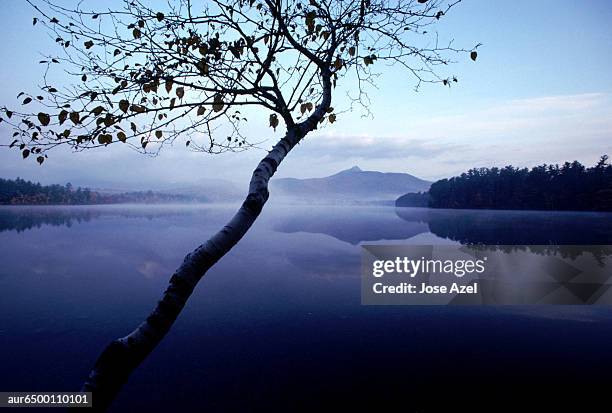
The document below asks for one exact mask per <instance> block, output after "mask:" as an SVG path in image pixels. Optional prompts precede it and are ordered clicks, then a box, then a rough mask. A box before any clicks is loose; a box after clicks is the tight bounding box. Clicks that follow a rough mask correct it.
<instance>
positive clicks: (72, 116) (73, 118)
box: [70, 112, 81, 125]
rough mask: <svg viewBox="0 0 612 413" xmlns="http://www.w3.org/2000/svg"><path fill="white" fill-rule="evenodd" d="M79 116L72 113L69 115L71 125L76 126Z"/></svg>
mask: <svg viewBox="0 0 612 413" xmlns="http://www.w3.org/2000/svg"><path fill="white" fill-rule="evenodd" d="M80 118H81V116H80V115H79V112H72V113H71V114H70V120H71V121H72V123H74V124H75V125H78V123H79V120H80Z"/></svg>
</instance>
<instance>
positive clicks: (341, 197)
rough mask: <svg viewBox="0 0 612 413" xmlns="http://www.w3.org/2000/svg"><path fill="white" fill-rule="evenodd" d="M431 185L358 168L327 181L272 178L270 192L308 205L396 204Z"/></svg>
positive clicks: (401, 174) (403, 174)
mask: <svg viewBox="0 0 612 413" xmlns="http://www.w3.org/2000/svg"><path fill="white" fill-rule="evenodd" d="M430 185H431V182H428V181H424V180H422V179H419V178H417V177H415V176H412V175H410V174H405V173H383V172H375V171H362V170H361V169H360V168H359V167H357V166H355V167H353V168H351V169H347V170H345V171H341V172H338V173H337V174H335V175H331V176H327V177H324V178H310V179H296V178H283V179H273V180H272V181H271V182H270V188H271V192H273V193H274V194H275V196H276V195H277V194H278V195H280V196H281V197H291V198H293V199H294V200H296V201H301V202H305V203H313V202H315V203H330V202H331V203H368V202H372V201H395V199H396V198H397V197H398V196H400V195H402V194H405V193H406V192H419V191H427V190H428V189H429V186H430Z"/></svg>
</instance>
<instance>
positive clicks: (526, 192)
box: [428, 155, 612, 211]
mask: <svg viewBox="0 0 612 413" xmlns="http://www.w3.org/2000/svg"><path fill="white" fill-rule="evenodd" d="M428 205H429V207H431V208H469V209H532V210H565V211H612V165H610V163H609V162H608V156H607V155H604V156H602V157H601V158H600V160H599V162H597V164H595V166H592V167H589V168H587V167H585V166H584V165H582V164H581V163H580V162H578V161H574V162H565V163H564V164H563V165H561V166H559V165H558V164H557V165H546V164H543V165H539V166H535V167H533V168H531V169H528V168H515V167H513V166H506V167H504V168H473V169H470V170H469V171H468V172H466V173H463V174H461V175H460V176H455V177H452V178H450V179H442V180H439V181H437V182H435V183H433V184H432V185H431V188H430V189H429V201H428Z"/></svg>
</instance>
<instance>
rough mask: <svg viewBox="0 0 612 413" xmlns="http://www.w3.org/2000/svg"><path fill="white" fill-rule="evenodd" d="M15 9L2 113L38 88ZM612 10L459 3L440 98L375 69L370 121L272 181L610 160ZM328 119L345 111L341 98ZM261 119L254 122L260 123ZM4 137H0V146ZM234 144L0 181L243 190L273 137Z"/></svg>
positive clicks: (29, 172)
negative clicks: (231, 149)
mask: <svg viewBox="0 0 612 413" xmlns="http://www.w3.org/2000/svg"><path fill="white" fill-rule="evenodd" d="M32 17H33V11H32V10H31V9H30V7H29V6H28V5H27V3H26V2H25V1H19V0H14V1H7V2H4V3H3V8H2V10H1V11H0V19H1V21H2V24H1V25H0V39H3V41H2V42H0V56H2V63H1V64H0V84H1V85H2V88H1V90H0V106H7V107H16V106H17V105H18V104H19V103H18V101H17V100H16V95H17V93H19V92H20V91H22V90H30V91H35V90H36V87H37V85H39V84H40V83H41V82H40V80H41V77H42V67H41V65H38V64H37V62H38V61H39V60H40V57H41V55H42V54H43V53H45V52H46V51H47V50H49V47H54V46H52V44H53V43H54V42H53V41H52V40H50V39H49V38H48V37H47V35H46V34H45V33H44V31H43V30H42V28H40V27H38V26H35V27H33V26H32ZM610 21H612V2H610V1H608V0H580V1H578V0H575V1H570V0H539V1H535V2H534V1H528V0H513V1H509V0H508V1H503V0H500V1H488V0H463V2H462V3H461V4H459V5H457V6H456V8H454V9H453V10H452V12H451V13H449V14H448V15H447V16H446V17H445V18H443V19H442V20H441V21H440V23H439V25H438V26H437V28H436V29H437V31H438V32H439V36H440V38H441V39H447V40H450V39H453V41H454V44H455V46H457V47H465V48H471V47H472V46H473V45H474V44H476V43H482V44H483V45H482V46H480V47H479V48H478V59H477V61H476V62H472V61H471V60H470V59H469V58H468V57H467V56H465V57H458V62H457V63H456V64H454V65H453V66H452V68H451V70H452V73H454V74H456V75H457V77H458V79H459V82H458V84H457V85H454V86H453V87H451V88H448V87H443V86H441V85H424V86H422V87H421V88H420V89H419V91H418V92H416V91H415V90H414V86H415V84H416V82H415V79H414V78H412V77H411V76H410V75H409V74H408V73H406V72H405V71H403V70H401V69H400V68H397V67H381V68H380V72H381V76H380V78H379V80H378V81H377V85H376V86H377V87H376V89H372V90H370V93H369V94H370V99H371V106H370V110H371V112H372V116H371V117H363V113H362V112H360V111H358V110H356V111H353V112H350V113H342V114H340V115H339V116H338V119H337V121H336V122H335V123H334V124H333V125H330V126H329V127H325V128H323V129H320V130H318V131H315V132H314V133H313V134H312V135H309V136H307V137H306V138H305V139H304V141H303V142H302V143H301V144H300V145H299V146H298V147H296V148H295V149H294V151H292V153H291V154H290V155H289V156H288V157H287V158H286V159H285V161H284V163H283V164H282V165H281V167H280V168H279V170H278V172H277V175H278V176H280V177H298V178H305V177H320V176H326V175H330V174H333V173H335V172H338V171H340V170H342V169H347V168H350V167H352V166H354V165H358V166H359V167H361V168H362V169H365V170H378V171H383V172H406V173H411V174H413V175H416V176H418V177H421V178H424V179H430V180H436V179H440V178H444V177H449V176H453V175H457V174H460V173H461V172H463V171H466V170H467V169H470V168H472V167H491V166H504V165H508V164H511V165H514V166H519V167H530V166H534V165H537V164H541V163H561V162H564V161H572V160H575V159H577V160H579V161H580V162H582V163H584V164H594V163H595V162H596V161H597V159H598V158H599V157H600V156H601V155H602V154H605V153H607V154H610V155H611V156H612V70H611V69H610V68H611V67H612V25H611V24H610V23H609V22H610ZM332 106H334V107H335V108H337V109H343V108H347V107H348V102H347V101H346V100H345V99H344V96H343V94H340V93H338V94H337V95H336V96H335V97H334V101H333V102H332ZM264 120H265V119H264ZM10 134H11V132H10V131H8V130H7V129H5V128H0V140H2V141H3V142H7V141H8V142H10V141H11V140H12V139H11V137H10ZM244 134H245V135H247V136H249V137H250V139H251V140H253V141H263V144H262V145H261V146H262V148H261V149H253V150H250V151H247V152H242V153H228V154H223V155H209V154H203V153H195V152H190V151H188V150H187V149H186V148H185V147H184V145H183V144H179V145H177V146H176V147H168V148H165V149H164V151H163V152H162V153H161V154H159V155H158V156H156V157H149V156H143V155H141V154H139V153H137V152H135V151H133V150H130V149H129V148H127V147H125V146H120V145H111V147H110V150H109V149H104V150H91V151H85V152H79V153H73V152H71V151H70V150H69V149H68V148H66V149H64V150H55V151H54V152H53V153H52V154H50V158H49V160H48V161H47V162H45V163H44V164H43V165H42V166H39V165H37V164H36V163H35V162H31V161H29V160H28V161H24V160H22V159H21V157H20V156H19V153H18V152H17V151H14V150H13V151H9V150H8V149H6V148H0V177H3V178H15V177H17V176H20V177H22V178H26V179H30V180H34V181H40V182H42V183H45V184H49V183H65V182H71V183H73V184H74V185H81V186H90V187H94V188H100V187H107V188H116V189H148V188H153V189H155V188H169V187H173V186H179V185H180V186H182V185H192V184H194V185H197V184H198V183H199V182H203V181H204V180H207V179H225V180H230V181H233V182H236V183H239V184H241V185H244V186H245V188H246V185H247V184H248V179H249V176H250V173H251V171H252V170H253V168H254V167H255V166H256V165H257V162H258V161H259V159H260V158H261V157H263V156H264V155H265V149H266V148H269V147H271V146H272V145H273V144H274V142H275V141H276V140H277V139H279V138H280V137H282V135H281V134H282V132H281V131H280V130H279V131H277V132H276V133H275V132H273V131H272V130H271V129H270V128H269V127H267V125H265V124H264V122H260V123H257V122H254V123H251V126H249V127H248V129H246V130H244Z"/></svg>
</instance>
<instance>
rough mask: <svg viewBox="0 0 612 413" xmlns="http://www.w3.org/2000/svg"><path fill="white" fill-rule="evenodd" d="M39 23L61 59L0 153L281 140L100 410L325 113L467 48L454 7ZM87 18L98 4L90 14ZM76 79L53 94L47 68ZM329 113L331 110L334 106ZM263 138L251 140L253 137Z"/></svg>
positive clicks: (175, 286) (164, 305) (248, 2)
mask: <svg viewBox="0 0 612 413" xmlns="http://www.w3.org/2000/svg"><path fill="white" fill-rule="evenodd" d="M28 3H30V4H31V6H32V7H33V10H34V12H35V17H34V18H33V20H32V24H33V25H34V26H37V27H40V26H43V27H44V29H45V31H46V32H47V33H49V34H50V35H51V36H52V38H53V39H54V40H55V42H56V43H57V50H56V51H55V53H54V54H52V55H49V56H48V57H47V58H45V59H43V60H42V61H41V62H40V63H41V65H42V66H43V67H44V76H43V83H42V85H41V90H39V91H37V92H32V91H29V92H28V91H24V92H22V93H20V94H19V96H18V99H19V105H17V107H16V108H12V109H8V108H6V107H4V108H2V109H1V111H0V115H1V120H2V121H3V122H5V123H8V124H10V125H11V127H12V129H13V132H14V133H13V136H12V138H11V139H10V141H9V142H2V144H3V146H7V147H10V148H12V149H13V150H15V151H17V153H18V154H19V156H21V157H23V158H25V159H27V160H30V161H31V160H34V161H35V162H38V163H40V164H44V163H45V162H51V161H52V159H51V160H48V159H49V158H50V157H52V153H53V151H54V150H55V149H56V148H60V147H70V148H72V149H73V150H75V151H77V152H78V151H81V150H86V149H94V148H98V149H104V148H107V147H110V146H111V145H129V146H130V147H132V148H133V149H134V150H136V151H139V152H143V153H156V152H157V151H160V150H162V149H163V148H164V146H166V145H168V144H170V143H174V144H176V143H180V144H181V145H184V146H185V147H186V150H192V151H201V152H203V153H209V154H217V153H221V152H226V151H242V150H246V149H249V148H251V147H252V146H253V145H254V143H253V141H252V139H249V138H251V137H247V136H244V130H245V128H244V125H245V122H246V121H247V114H249V115H250V116H258V117H263V118H264V119H265V122H266V123H267V124H269V126H270V128H272V129H274V130H275V131H276V130H282V131H283V133H282V137H281V138H280V139H279V140H278V141H277V142H275V144H274V145H273V146H272V148H271V150H270V151H269V152H268V153H267V154H266V155H265V156H264V157H263V159H261V161H260V162H259V163H258V164H257V165H256V166H255V168H254V170H253V173H252V177H251V180H250V184H249V189H248V193H247V194H246V197H245V200H244V202H243V203H242V205H241V206H240V208H239V209H238V211H237V212H236V213H235V215H234V216H233V218H232V219H231V220H230V221H229V222H228V223H227V224H226V225H225V226H224V227H223V228H222V229H221V230H220V231H219V232H217V233H216V234H215V235H213V236H212V237H211V238H210V239H208V240H207V241H206V242H204V243H203V244H202V245H200V246H198V247H197V248H196V249H195V250H193V251H192V252H190V253H189V254H187V256H186V257H185V259H184V261H183V263H182V264H181V266H180V267H179V268H178V269H177V270H176V271H175V273H174V274H172V276H171V277H170V281H169V285H168V287H167V289H166V290H165V292H164V293H163V295H162V296H161V299H160V300H159V302H158V303H157V305H156V306H155V308H154V309H153V311H152V312H151V313H150V315H149V316H148V317H147V318H146V320H145V321H143V322H142V324H140V325H139V326H138V327H136V328H135V330H133V331H132V332H130V333H129V334H127V335H126V336H125V337H122V338H118V339H116V340H114V341H112V342H111V343H110V344H109V345H108V346H107V347H106V348H105V349H104V351H103V352H102V353H101V355H100V356H99V358H98V360H97V361H96V362H95V364H94V366H93V368H92V370H91V372H90V374H89V376H88V377H87V379H86V381H85V383H84V385H83V390H84V391H92V392H93V393H94V400H95V404H96V407H98V408H100V409H105V408H106V407H107V406H108V405H109V404H110V402H111V401H112V400H113V398H114V397H115V395H116V394H117V392H118V391H119V390H120V388H121V386H122V385H123V383H125V381H126V380H127V379H128V376H129V375H130V373H131V372H132V371H133V370H134V369H135V368H136V367H137V366H138V365H139V364H140V363H141V362H142V361H143V360H144V359H145V357H147V355H148V354H149V353H150V352H151V351H152V350H153V349H154V348H155V347H156V345H157V344H158V343H159V342H160V340H162V338H163V337H164V336H165V335H166V333H167V332H168V331H169V330H170V328H171V326H172V324H173V323H174V321H175V319H176V318H177V317H178V315H179V314H180V312H181V310H182V309H183V307H184V306H185V303H186V302H187V300H188V298H189V296H190V295H191V293H192V291H193V289H194V287H195V286H196V284H197V283H198V281H199V280H200V279H201V278H202V276H203V275H204V274H205V273H206V272H207V271H208V270H209V269H210V268H211V267H212V266H213V265H214V264H215V263H216V262H217V261H218V260H219V259H220V258H221V257H223V256H224V255H225V254H226V253H227V252H228V251H229V250H230V249H231V248H232V247H233V246H234V245H236V243H238V241H240V239H241V238H242V237H243V236H244V234H245V233H246V232H247V231H248V230H249V228H250V227H251V225H252V224H253V222H254V221H255V220H256V219H257V217H258V215H259V214H260V212H261V210H262V208H263V207H264V205H265V203H266V201H267V200H268V196H269V194H268V182H269V180H270V178H271V177H272V176H273V175H274V173H275V171H276V170H277V168H278V167H279V165H280V164H281V162H282V161H283V160H284V159H285V157H286V156H287V154H288V153H289V152H290V151H291V150H292V149H293V148H294V147H295V146H296V145H297V144H298V143H300V142H301V141H302V140H303V139H304V137H306V136H307V135H308V134H309V133H310V132H312V131H313V130H315V129H317V128H321V127H325V126H326V125H329V124H332V123H334V122H337V121H338V122H340V118H341V114H340V113H339V111H337V110H336V109H335V108H334V106H332V98H333V97H334V91H335V90H338V89H337V87H338V86H343V87H344V89H345V90H348V91H349V93H348V96H344V95H342V96H341V98H342V99H340V101H339V102H337V103H338V104H339V105H343V109H350V108H352V107H354V106H355V105H361V109H365V110H366V111H367V110H368V107H369V101H368V97H367V92H368V88H369V87H370V86H371V85H372V84H373V83H374V81H375V79H376V77H377V76H378V75H382V76H384V75H385V71H386V69H385V68H386V66H388V65H395V66H398V67H399V68H401V69H404V71H405V73H406V79H407V80H406V81H409V80H410V81H411V82H413V83H414V86H415V87H416V88H418V87H420V86H422V85H423V84H425V83H436V84H440V85H442V86H450V85H451V84H453V83H455V82H457V78H456V77H455V76H452V75H447V74H445V71H444V70H439V69H444V68H445V67H446V65H448V64H449V63H451V62H452V61H453V59H456V58H464V57H465V58H471V59H472V60H476V58H477V51H476V48H477V47H478V45H477V46H475V47H474V48H469V49H465V48H456V47H454V46H453V44H452V42H446V43H441V42H440V41H439V39H438V35H437V33H436V28H435V27H436V24H437V23H438V22H440V21H442V20H444V18H445V16H446V15H447V14H448V13H449V12H450V11H451V9H452V8H453V7H454V6H456V4H457V3H459V1H451V2H448V1H445V0H429V1H428V0H393V1H391V0H361V1H345V0H223V1H222V0H209V1H193V0H169V1H168V2H167V3H166V4H163V7H161V6H160V8H159V9H158V8H152V7H151V6H150V4H151V3H150V2H145V1H140V0H125V1H124V2H123V3H122V4H121V6H120V7H117V8H113V9H104V8H103V7H104V6H100V5H101V4H102V3H92V5H91V6H90V5H88V4H87V3H86V2H78V3H76V2H75V3H76V4H75V5H74V6H72V7H68V6H66V3H65V2H61V3H54V2H53V1H52V0H49V1H45V0H40V1H37V2H36V1H35V0H31V1H30V0H28ZM89 7H102V8H101V9H99V10H93V9H90V8H89ZM56 68H58V69H60V70H64V71H65V72H66V73H67V74H68V75H69V76H71V79H73V80H72V81H69V82H67V83H62V84H54V83H53V80H52V79H53V76H52V73H53V71H54V70H57V69H56ZM335 106H336V102H335ZM260 138H262V137H255V140H259V139H260Z"/></svg>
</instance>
